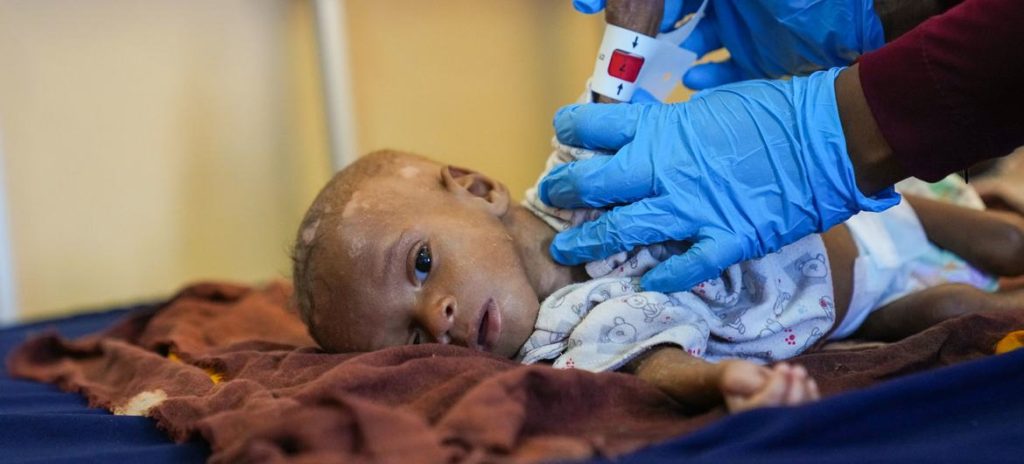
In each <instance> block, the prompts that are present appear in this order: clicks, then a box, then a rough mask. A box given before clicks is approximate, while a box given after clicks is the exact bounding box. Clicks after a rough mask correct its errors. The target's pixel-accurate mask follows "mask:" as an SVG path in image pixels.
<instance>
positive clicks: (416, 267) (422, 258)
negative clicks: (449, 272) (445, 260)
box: [413, 245, 434, 282]
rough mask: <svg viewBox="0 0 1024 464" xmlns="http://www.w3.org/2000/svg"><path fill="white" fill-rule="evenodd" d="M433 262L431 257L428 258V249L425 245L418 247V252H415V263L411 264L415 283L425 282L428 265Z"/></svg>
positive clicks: (428, 270)
mask: <svg viewBox="0 0 1024 464" xmlns="http://www.w3.org/2000/svg"><path fill="white" fill-rule="evenodd" d="M433 261H434V259H433V257H431V256H430V247H429V246H427V245H423V246H422V247H420V251H418V252H416V262H415V263H414V264H413V271H414V273H415V274H416V280H417V281H419V282H423V281H424V280H427V274H430V265H431V264H432V263H433Z"/></svg>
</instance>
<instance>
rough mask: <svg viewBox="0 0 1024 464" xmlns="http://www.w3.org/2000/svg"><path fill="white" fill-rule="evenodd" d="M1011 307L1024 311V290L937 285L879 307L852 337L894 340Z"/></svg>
mask: <svg viewBox="0 0 1024 464" xmlns="http://www.w3.org/2000/svg"><path fill="white" fill-rule="evenodd" d="M1014 308H1017V309H1019V308H1024V291H1021V290H1018V291H1012V292H1001V293H988V292H985V291H982V290H979V289H977V288H975V287H972V286H970V285H965V284H946V285H939V286H936V287H932V288H929V289H925V290H922V291H920V292H917V293H913V294H910V295H907V296H905V297H903V298H900V299H898V300H896V301H893V302H892V303H889V304H887V305H885V306H883V307H881V308H879V309H878V310H877V311H875V312H873V313H871V315H869V316H868V318H867V319H866V320H865V321H864V324H863V325H861V326H860V328H859V329H858V330H857V332H855V333H854V334H853V338H866V339H870V340H879V341H896V340H900V339H902V338H905V337H908V336H910V335H913V334H915V333H918V332H920V331H922V330H925V329H927V328H929V327H931V326H933V325H935V324H938V323H940V322H942V321H945V320H947V319H952V318H954V317H959V316H963V315H965V314H970V313H976V312H981V311H990V310H1003V309H1014Z"/></svg>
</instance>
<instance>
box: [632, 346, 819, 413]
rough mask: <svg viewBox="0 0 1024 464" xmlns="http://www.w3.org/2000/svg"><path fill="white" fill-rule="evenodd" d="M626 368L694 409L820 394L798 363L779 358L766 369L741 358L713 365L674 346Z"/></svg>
mask: <svg viewBox="0 0 1024 464" xmlns="http://www.w3.org/2000/svg"><path fill="white" fill-rule="evenodd" d="M624 370H625V371H627V372H632V373H633V374H635V375H636V376H637V377H640V379H642V380H644V381H646V382H648V383H650V384H651V385H653V386H655V387H657V388H659V389H660V390H661V391H663V392H665V393H666V394H668V395H669V396H671V397H673V398H675V399H676V401H679V402H680V403H683V404H685V405H688V406H692V407H694V408H695V409H698V410H701V409H707V408H710V407H713V406H715V405H719V404H723V403H724V404H725V405H726V406H727V407H728V408H729V410H730V411H732V412H739V411H745V410H748V409H755V408H761V407H769V406H796V405H800V404H804V403H807V402H811V401H816V400H817V399H818V398H819V396H820V395H819V393H818V386H817V384H816V383H815V382H814V379H812V378H811V377H810V376H809V375H808V374H807V371H806V370H805V369H804V368H803V367H802V366H794V365H790V364H787V363H779V364H777V365H775V366H774V367H772V368H771V369H769V368H767V367H763V366H758V365H756V364H754V363H751V362H749V361H743V360H739V359H732V360H727V361H722V362H721V363H718V364H712V363H709V362H707V361H704V360H703V359H700V358H696V357H693V356H691V355H689V354H688V353H686V352H685V351H683V350H681V349H679V348H677V347H674V346H665V347H658V348H655V349H653V350H651V351H650V352H648V353H647V354H646V355H644V356H641V357H639V358H637V359H635V360H633V361H632V362H630V363H629V364H627V365H626V367H625V369H624Z"/></svg>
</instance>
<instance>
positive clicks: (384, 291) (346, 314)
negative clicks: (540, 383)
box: [294, 151, 539, 357]
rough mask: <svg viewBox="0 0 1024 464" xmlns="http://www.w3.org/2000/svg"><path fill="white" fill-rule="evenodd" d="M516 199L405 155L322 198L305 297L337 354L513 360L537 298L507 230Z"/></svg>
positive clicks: (307, 245) (305, 251) (308, 234)
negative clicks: (445, 351) (455, 348)
mask: <svg viewBox="0 0 1024 464" xmlns="http://www.w3.org/2000/svg"><path fill="white" fill-rule="evenodd" d="M511 207H513V206H511V205H510V199H509V194H508V189H507V188H506V187H505V186H504V185H502V184H501V183H499V182H496V181H493V180H491V179H489V178H487V177H485V176H483V175H482V174H479V173H476V172H473V171H469V170H466V169H461V168H455V167H451V166H442V165H440V164H438V163H435V162H433V161H430V160H428V159H425V158H422V157H419V156H416V155H411V154H407V153H400V152H395V151H380V152H375V153H372V154H370V155H367V156H365V157H363V158H361V159H359V160H358V161H356V162H355V163H353V164H352V165H351V166H349V167H347V168H345V169H344V170H342V171H341V172H339V173H338V174H337V175H335V176H334V178H333V179H331V181H330V182H329V183H328V184H327V186H325V187H324V188H323V190H322V191H321V192H320V194H319V195H318V196H317V198H316V200H314V202H313V204H312V206H310V208H309V211H307V212H306V216H305V218H304V219H303V221H302V224H301V226H300V227H299V233H298V237H297V239H296V244H295V253H294V263H295V264H294V280H295V294H296V300H297V303H298V306H299V310H300V313H301V314H302V318H303V320H304V321H305V322H306V325H307V326H308V327H309V331H310V333H311V334H312V335H313V337H314V338H315V339H316V340H317V342H319V343H320V346H321V347H323V348H324V349H326V350H328V351H344V352H347V351H370V350H375V349H379V348H383V347H387V346H396V345H406V344H412V343H430V342H440V343H452V344H456V345H462V346H467V347H471V348H478V349H483V350H487V351H492V352H494V353H495V354H498V355H501V356H506V357H511V356H513V355H515V353H516V352H517V351H518V349H519V347H520V346H521V345H522V344H523V343H525V341H526V339H527V337H529V335H530V333H531V331H532V330H533V324H534V321H535V319H536V317H537V311H538V307H539V302H538V296H537V292H536V291H535V290H534V289H533V287H532V286H531V284H530V281H529V279H528V277H527V274H526V271H525V268H524V266H523V263H522V259H521V258H520V256H519V254H518V253H517V250H516V246H515V243H514V241H513V239H512V236H511V235H510V234H509V231H508V228H507V227H506V223H505V219H506V217H507V216H508V213H509V210H510V208H511Z"/></svg>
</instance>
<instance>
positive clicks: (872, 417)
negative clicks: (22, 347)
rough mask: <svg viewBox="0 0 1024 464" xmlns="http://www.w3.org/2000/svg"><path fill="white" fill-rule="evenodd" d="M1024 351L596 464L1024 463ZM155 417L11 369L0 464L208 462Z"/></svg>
mask: <svg viewBox="0 0 1024 464" xmlns="http://www.w3.org/2000/svg"><path fill="white" fill-rule="evenodd" d="M132 309H137V308H127V309H118V310H113V311H108V312H102V313H95V314H88V315H83V316H75V317H71V318H67V319H60V320H54V321H47V322H42V323H36V324H28V325H22V326H17V327H12V328H7V329H0V355H2V356H6V354H7V352H8V351H10V350H11V349H12V348H13V347H14V346H16V345H17V344H18V343H21V342H22V341H23V340H25V338H26V337H28V336H29V335H31V334H33V333H37V332H39V331H42V330H46V329H48V328H55V329H57V330H58V331H59V332H60V333H62V334H63V335H65V336H69V337H74V336H78V335H83V334H86V333H90V332H94V331H97V330H100V329H102V328H104V327H107V326H109V325H110V324H111V323H112V322H113V321H114V320H116V319H117V318H119V317H120V316H122V315H123V314H124V313H125V312H127V311H130V310H132ZM1022 395H1024V350H1019V351H1017V352H1014V353H1009V354H1006V355H1001V356H994V357H991V358H986V359H981V360H978V361H975V362H971V363H966V364H962V365H958V366H953V367H949V368H944V369H940V370H936V371H932V372H926V373H923V374H919V375H915V376H910V377H905V378H901V379H896V380H893V381H890V382H887V383H884V384H881V385H878V386H875V387H873V388H870V389H866V390H863V391H858V392H852V393H848V394H844V395H839V396H836V397H832V398H829V399H826V400H824V401H821V402H819V403H816V404H812V405H808V406H805V407H800V408H786V409H766V410H759V411H753V412H750V413H746V414H740V415H736V416H732V417H729V418H726V419H724V420H722V421H720V422H718V423H716V424H713V425H712V426H709V427H707V428H705V429H703V430H701V431H699V432H696V433H694V434H691V435H688V436H685V437H681V438H679V439H675V440H671V441H669V442H667V443H664V444H660V445H656V446H653V447H650V448H647V449H643V450H640V451H638V452H636V453H633V454H631V455H628V456H623V457H619V458H618V459H616V460H615V461H608V460H601V459H599V460H594V461H591V462H594V463H604V462H620V463H660V462H666V463H667V462H686V463H711V462H714V463H724V462H758V463H785V464H796V463H804V462H807V463H865V462H871V463H875V462H894V463H895V462H929V463H947V462H949V463H952V462H972V463H973V462H1013V463H1018V462H1024V399H1022ZM208 455H209V450H208V449H207V447H206V445H205V444H204V443H201V442H191V443H185V444H174V443H173V442H171V441H170V440H168V439H167V438H166V437H165V436H164V435H163V433H162V432H160V431H158V430H157V429H156V427H155V426H154V423H153V421H151V420H149V419H146V418H140V417H124V416H113V415H111V414H109V413H107V412H106V411H103V410H99V409H90V408H88V407H87V406H86V403H85V400H83V399H82V398H81V397H80V396H78V395H75V394H70V393H62V392H60V391H59V390H57V389H56V388H55V387H53V386H52V385H47V384H40V383H35V382H27V381H22V380H14V379H11V378H10V376H8V375H7V373H6V371H5V370H3V367H0V462H4V463H7V462H76V463H80V462H146V463H162V462H167V463H189V462H202V461H203V460H205V458H206V456H208Z"/></svg>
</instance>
